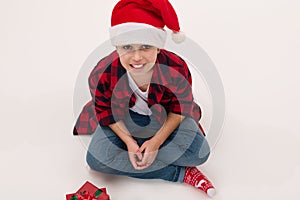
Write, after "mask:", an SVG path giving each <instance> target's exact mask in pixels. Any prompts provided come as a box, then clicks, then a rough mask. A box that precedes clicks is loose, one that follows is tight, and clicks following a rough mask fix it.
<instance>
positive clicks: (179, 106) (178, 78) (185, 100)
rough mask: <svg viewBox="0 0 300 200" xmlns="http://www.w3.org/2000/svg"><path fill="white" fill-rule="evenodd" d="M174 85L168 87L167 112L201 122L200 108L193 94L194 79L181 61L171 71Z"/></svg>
mask: <svg viewBox="0 0 300 200" xmlns="http://www.w3.org/2000/svg"><path fill="white" fill-rule="evenodd" d="M170 74H171V77H172V84H170V85H168V88H167V89H166V93H167V94H166V95H165V97H166V98H168V99H169V104H167V110H168V111H169V112H173V113H176V114H181V115H184V116H187V117H192V118H194V119H195V120H196V121H199V120H200V116H201V110H200V107H199V106H198V105H197V104H196V103H195V102H194V97H193V93H192V77H191V73H190V71H189V69H188V66H187V64H186V62H185V61H184V60H181V61H180V62H179V63H178V64H177V65H176V66H173V67H172V69H171V71H170Z"/></svg>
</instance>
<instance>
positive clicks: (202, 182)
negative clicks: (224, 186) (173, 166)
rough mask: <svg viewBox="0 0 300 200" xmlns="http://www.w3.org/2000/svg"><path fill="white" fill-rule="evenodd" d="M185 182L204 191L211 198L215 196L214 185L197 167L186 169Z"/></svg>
mask: <svg viewBox="0 0 300 200" xmlns="http://www.w3.org/2000/svg"><path fill="white" fill-rule="evenodd" d="M183 182H184V183H187V184H189V185H192V186H194V187H196V188H198V189H200V190H202V191H204V192H205V193H206V194H207V195H208V196H210V197H212V196H214V195H215V188H214V186H213V185H212V183H211V182H210V181H209V180H208V179H207V178H206V177H205V176H204V175H203V174H202V173H201V171H200V170H199V169H197V168H196V167H186V171H185V175H184V178H183Z"/></svg>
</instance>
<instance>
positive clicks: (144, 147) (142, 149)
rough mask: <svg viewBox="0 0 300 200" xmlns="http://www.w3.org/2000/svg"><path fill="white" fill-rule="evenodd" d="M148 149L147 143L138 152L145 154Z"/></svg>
mask: <svg viewBox="0 0 300 200" xmlns="http://www.w3.org/2000/svg"><path fill="white" fill-rule="evenodd" d="M146 148H147V144H146V143H144V144H143V145H142V146H141V147H140V148H139V150H138V152H141V153H142V152H143V151H145V149H146Z"/></svg>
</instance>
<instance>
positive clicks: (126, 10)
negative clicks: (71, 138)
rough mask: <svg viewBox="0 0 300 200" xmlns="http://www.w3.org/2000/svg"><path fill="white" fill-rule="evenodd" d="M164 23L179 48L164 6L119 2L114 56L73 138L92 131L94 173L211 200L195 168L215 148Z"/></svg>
mask: <svg viewBox="0 0 300 200" xmlns="http://www.w3.org/2000/svg"><path fill="white" fill-rule="evenodd" d="M165 25H166V26H167V27H168V28H169V29H171V30H172V31H173V32H174V34H173V40H174V41H175V42H180V41H182V40H183V39H184V38H183V36H184V35H183V34H182V33H181V32H180V28H179V23H178V18H177V15H176V13H175V11H174V9H173V7H172V6H171V4H170V3H169V2H168V1H167V0H121V1H119V2H118V3H117V5H116V6H115V7H114V9H113V12H112V18H111V28H110V37H111V43H112V45H113V46H115V47H116V51H114V52H112V53H111V54H110V55H108V56H106V57H105V58H103V59H102V60H101V61H99V63H98V64H97V66H96V67H95V68H94V69H93V71H92V72H91V74H90V77H89V86H90V91H91V95H92V100H91V101H90V102H89V103H88V104H87V105H86V106H85V107H84V109H83V111H82V113H81V114H80V116H79V119H78V121H77V123H76V126H75V128H74V134H87V133H93V137H92V141H91V143H90V145H89V149H88V152H87V163H88V164H89V166H90V167H91V168H92V169H94V170H96V171H99V172H102V173H108V174H117V175H126V176H131V177H136V178H143V179H163V180H167V181H173V182H184V183H187V184H190V185H192V186H194V187H196V188H198V189H200V190H202V191H204V192H206V193H207V194H208V195H209V196H213V195H214V193H215V189H214V187H213V185H212V184H211V182H210V181H209V180H208V179H207V178H206V177H205V176H204V175H203V174H202V173H201V172H200V171H199V170H198V169H197V168H196V167H195V166H198V165H200V164H203V163H204V162H205V161H206V160H207V159H208V157H209V154H210V149H209V145H208V143H207V141H206V139H205V137H204V132H203V129H202V128H201V125H200V124H199V123H198V121H199V120H200V117H201V110H200V107H199V106H198V105H197V104H196V103H195V102H194V101H193V95H192V89H191V84H192V78H191V74H190V71H189V69H188V67H187V64H186V63H185V61H184V60H183V59H181V58H180V57H179V56H178V55H176V54H174V53H172V52H169V51H167V50H164V49H163V46H164V43H165V41H166V36H167V35H166V31H165V30H163V27H164V26H165Z"/></svg>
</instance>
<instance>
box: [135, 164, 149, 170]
mask: <svg viewBox="0 0 300 200" xmlns="http://www.w3.org/2000/svg"><path fill="white" fill-rule="evenodd" d="M149 166H150V165H149V164H147V165H137V168H136V169H137V170H143V169H146V168H147V167H149Z"/></svg>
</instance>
